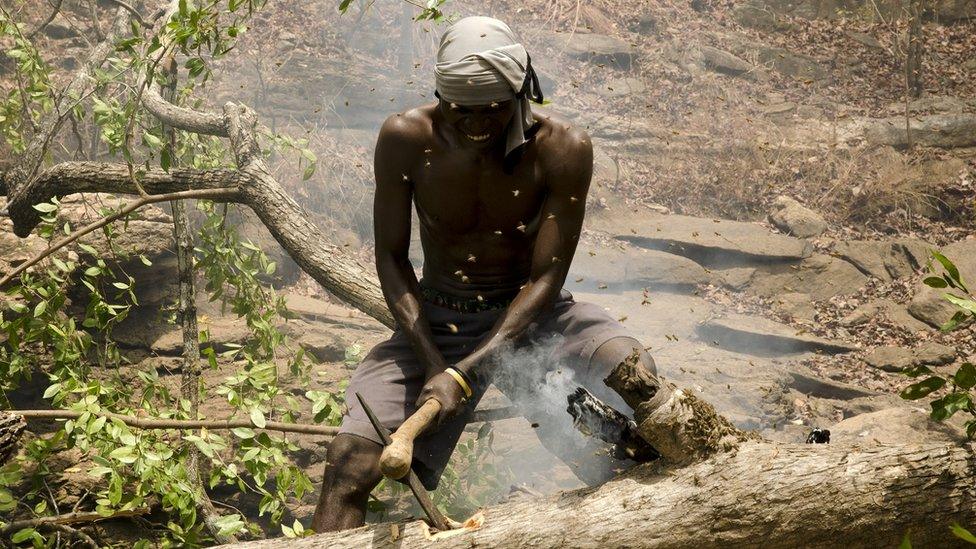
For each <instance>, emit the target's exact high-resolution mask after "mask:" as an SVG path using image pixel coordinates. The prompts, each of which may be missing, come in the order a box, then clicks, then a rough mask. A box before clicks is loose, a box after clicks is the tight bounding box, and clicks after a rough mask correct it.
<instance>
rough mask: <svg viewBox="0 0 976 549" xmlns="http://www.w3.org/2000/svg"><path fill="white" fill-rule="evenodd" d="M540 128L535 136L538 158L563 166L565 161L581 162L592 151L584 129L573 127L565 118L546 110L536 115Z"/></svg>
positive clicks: (588, 137)
mask: <svg viewBox="0 0 976 549" xmlns="http://www.w3.org/2000/svg"><path fill="white" fill-rule="evenodd" d="M536 117H537V118H538V120H539V122H540V124H541V125H540V127H539V130H538V132H537V136H536V143H537V145H538V147H539V153H540V157H541V158H543V159H546V160H548V159H552V160H554V161H556V162H557V163H559V164H565V162H566V159H567V158H569V159H578V160H582V159H584V158H587V155H586V154H585V153H587V152H588V151H592V146H593V145H592V142H591V141H590V136H589V134H588V133H587V132H586V130H585V129H583V128H581V127H579V126H577V125H574V124H573V123H572V122H570V121H569V120H568V119H567V118H566V117H564V116H561V115H559V114H557V113H554V112H551V111H550V110H546V112H544V113H541V114H536Z"/></svg>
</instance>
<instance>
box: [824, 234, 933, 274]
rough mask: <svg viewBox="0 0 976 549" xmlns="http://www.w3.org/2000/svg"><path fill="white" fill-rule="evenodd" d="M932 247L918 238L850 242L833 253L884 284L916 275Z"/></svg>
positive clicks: (836, 248)
mask: <svg viewBox="0 0 976 549" xmlns="http://www.w3.org/2000/svg"><path fill="white" fill-rule="evenodd" d="M931 249H933V246H932V245H931V244H929V243H928V242H925V241H924V240H919V239H915V238H896V239H893V240H850V241H846V242H838V243H836V244H835V245H834V250H833V251H834V253H835V254H836V255H837V256H838V257H840V258H842V259H843V260H844V261H847V262H848V263H850V264H852V265H854V266H855V267H857V269H858V270H859V271H861V272H862V273H864V274H866V275H868V276H873V277H875V278H877V279H879V280H883V281H885V282H888V281H891V280H893V279H896V278H902V277H905V276H911V275H914V274H915V272H916V271H917V270H918V269H920V268H922V267H923V266H924V265H925V264H926V262H927V261H928V258H929V257H930V252H929V250H931Z"/></svg>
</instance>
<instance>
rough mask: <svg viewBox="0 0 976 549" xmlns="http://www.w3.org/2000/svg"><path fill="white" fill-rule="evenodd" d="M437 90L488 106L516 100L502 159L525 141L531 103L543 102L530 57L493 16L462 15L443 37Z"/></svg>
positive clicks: (530, 126) (436, 71)
mask: <svg viewBox="0 0 976 549" xmlns="http://www.w3.org/2000/svg"><path fill="white" fill-rule="evenodd" d="M434 77H435V84H436V87H437V89H436V91H435V92H434V94H435V95H436V96H437V97H439V98H440V99H442V100H444V101H448V102H451V103H457V104H459V105H487V104H489V103H491V102H493V101H508V100H510V99H512V100H514V101H515V116H513V117H512V122H511V123H510V124H509V125H508V130H507V135H506V137H505V157H506V160H508V157H509V155H510V154H511V153H512V152H513V151H515V149H517V148H519V147H520V146H522V144H524V143H525V142H526V141H527V139H526V137H528V136H530V135H531V134H532V133H534V131H535V130H536V129H538V128H533V126H534V125H535V121H534V119H533V118H532V109H531V107H530V106H529V101H530V100H532V101H535V102H536V103H542V101H543V98H542V90H541V89H540V88H539V78H538V77H537V76H536V74H535V70H533V69H532V60H531V59H530V57H529V54H528V52H526V51H525V48H524V47H523V46H522V44H519V43H518V41H517V40H516V38H515V34H514V33H513V32H512V29H510V28H509V27H508V25H506V24H505V23H503V22H502V21H499V20H498V19H494V18H491V17H481V16H474V17H465V18H464V19H461V20H460V21H458V22H456V23H454V24H453V25H451V26H450V27H448V29H447V31H445V32H444V35H443V36H441V42H440V46H439V47H438V49H437V64H436V65H435V66H434Z"/></svg>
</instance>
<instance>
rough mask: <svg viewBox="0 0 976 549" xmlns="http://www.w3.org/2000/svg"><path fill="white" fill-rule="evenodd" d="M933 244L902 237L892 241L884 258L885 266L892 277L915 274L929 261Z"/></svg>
mask: <svg viewBox="0 0 976 549" xmlns="http://www.w3.org/2000/svg"><path fill="white" fill-rule="evenodd" d="M931 249H932V245H931V244H929V243H928V242H925V241H922V240H918V239H914V238H901V239H898V240H895V241H893V242H891V246H890V247H889V248H888V253H887V254H886V255H885V258H884V266H885V269H886V270H887V271H888V274H889V275H891V278H892V279H898V278H903V277H906V276H913V275H914V274H915V272H916V271H918V270H919V269H920V268H922V266H924V265H925V264H926V262H928V259H929V257H931V255H930V250H931Z"/></svg>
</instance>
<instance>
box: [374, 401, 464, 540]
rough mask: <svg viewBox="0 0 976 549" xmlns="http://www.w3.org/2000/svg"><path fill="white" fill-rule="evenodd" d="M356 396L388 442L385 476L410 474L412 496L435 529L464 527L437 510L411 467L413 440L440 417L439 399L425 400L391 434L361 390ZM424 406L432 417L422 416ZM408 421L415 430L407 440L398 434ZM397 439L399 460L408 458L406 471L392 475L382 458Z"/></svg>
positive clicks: (378, 432)
mask: <svg viewBox="0 0 976 549" xmlns="http://www.w3.org/2000/svg"><path fill="white" fill-rule="evenodd" d="M356 398H357V399H359V403H360V404H362V405H363V410H364V411H365V412H366V417H368V418H369V422H370V423H372V424H373V428H374V429H376V434H378V435H379V437H380V440H382V441H383V444H384V445H385V448H384V449H383V454H382V456H381V457H380V470H382V471H383V474H384V475H385V476H386V477H388V478H392V479H394V480H399V479H402V478H403V477H404V476H406V477H407V486H409V487H410V491H411V492H413V495H414V496H415V497H416V498H417V503H419V504H420V508H421V509H423V510H424V513H425V514H426V515H427V518H428V519H430V523H431V525H433V526H434V527H435V528H437V529H438V530H440V531H442V532H443V531H446V530H451V529H453V528H460V527H461V524H460V523H458V522H455V521H454V520H451V519H450V518H449V517H446V516H444V515H443V514H442V513H441V512H440V510H438V509H437V506H435V505H434V502H433V501H431V499H430V494H428V493H427V490H425V489H424V486H423V484H421V483H420V478H418V477H417V473H415V472H414V471H413V469H412V468H411V467H410V463H411V462H412V461H413V439H414V438H416V437H417V436H418V435H419V434H420V433H421V432H423V430H424V429H426V428H427V426H428V425H430V423H431V421H433V419H434V418H435V417H437V412H438V411H439V410H440V409H441V404H440V402H437V401H436V400H428V401H427V402H425V403H424V405H423V406H422V407H421V408H420V410H417V412H416V413H415V414H414V415H412V416H410V417H409V418H407V420H406V421H405V422H403V424H402V425H401V426H400V428H399V429H397V432H396V433H394V434H393V435H392V436H391V435H389V434H388V433H387V432H386V429H385V428H383V426H382V425H380V422H379V420H378V419H377V418H376V415H374V414H373V410H372V409H371V408H370V407H369V404H366V399H364V398H363V396H362V395H361V394H359V393H356ZM428 404H435V405H437V408H436V409H434V411H433V413H431V412H430V409H431V408H430V407H429V406H428ZM425 409H426V412H425V414H429V416H427V415H425V416H421V413H420V412H422V411H425ZM418 416H420V417H418ZM415 418H416V419H415ZM408 423H409V424H411V427H410V428H409V429H408V430H409V432H411V433H412V435H411V436H410V438H409V440H407V438H406V437H405V436H400V437H397V435H399V434H400V432H401V431H403V429H404V427H406V426H407V424H408ZM393 437H397V438H393ZM397 441H399V445H398V448H400V449H399V450H396V452H397V454H396V455H397V459H406V464H407V465H406V468H405V470H404V471H403V472H401V473H400V475H399V476H397V477H392V476H390V475H389V474H388V473H387V471H386V469H385V468H384V466H383V457H385V456H386V451H387V450H388V449H389V448H390V446H391V445H392V444H394V443H396V442H397ZM404 452H406V453H405V454H404ZM399 463H400V462H399V461H397V462H396V464H397V465H399Z"/></svg>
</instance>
